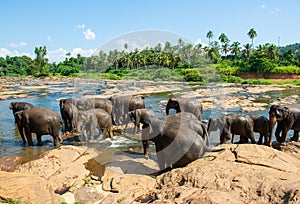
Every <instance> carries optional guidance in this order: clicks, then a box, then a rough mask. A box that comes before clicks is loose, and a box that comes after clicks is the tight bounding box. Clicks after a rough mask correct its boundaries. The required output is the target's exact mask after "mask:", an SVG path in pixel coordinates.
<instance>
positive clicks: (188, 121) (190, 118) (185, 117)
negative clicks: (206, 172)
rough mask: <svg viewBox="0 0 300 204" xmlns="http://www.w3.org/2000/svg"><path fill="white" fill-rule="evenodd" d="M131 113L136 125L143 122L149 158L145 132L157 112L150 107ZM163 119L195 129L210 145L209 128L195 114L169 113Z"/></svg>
mask: <svg viewBox="0 0 300 204" xmlns="http://www.w3.org/2000/svg"><path fill="white" fill-rule="evenodd" d="M129 115H130V118H131V119H132V121H134V123H135V124H136V125H137V124H139V123H142V124H143V127H142V130H143V132H142V142H143V150H144V157H145V158H146V159H148V158H149V156H148V149H149V142H148V140H145V139H144V136H143V133H144V132H145V130H146V129H147V128H149V124H147V121H149V120H150V119H152V118H156V116H155V113H154V112H153V111H152V110H148V109H136V110H135V111H131V112H129ZM163 121H166V123H169V122H174V123H175V122H176V123H177V125H181V126H184V127H186V128H188V129H191V130H193V131H195V132H196V133H197V134H198V135H199V136H201V137H202V138H203V140H204V143H205V144H206V145H207V146H209V138H208V133H207V130H206V129H207V128H206V126H205V125H204V124H203V123H201V122H200V121H199V120H198V119H197V118H196V117H195V116H194V115H193V114H191V113H186V112H181V113H177V114H174V115H169V116H167V117H166V118H164V120H163Z"/></svg>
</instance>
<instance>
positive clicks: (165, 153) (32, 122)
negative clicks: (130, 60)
mask: <svg viewBox="0 0 300 204" xmlns="http://www.w3.org/2000/svg"><path fill="white" fill-rule="evenodd" d="M59 107H60V115H59V113H57V112H55V111H52V110H50V109H47V108H39V107H34V106H33V105H32V104H30V103H26V102H12V103H11V104H10V107H9V108H10V109H11V110H12V111H13V114H14V117H15V123H16V124H17V126H18V129H19V132H20V135H21V137H22V141H23V144H24V145H25V144H26V140H27V142H28V145H29V146H32V145H33V142H32V136H31V134H32V133H36V135H37V141H38V145H42V144H43V143H42V140H41V137H42V135H51V136H52V137H53V140H54V145H55V146H57V145H59V144H60V143H61V142H62V139H61V137H60V135H59V131H60V127H62V130H63V132H67V131H69V132H77V133H81V132H82V134H83V136H84V139H85V140H86V141H88V135H90V140H94V135H95V131H96V128H98V129H99V132H100V133H101V132H102V133H103V131H104V130H106V131H107V132H108V135H109V137H110V138H113V126H114V125H121V124H125V128H124V129H125V130H126V128H127V125H128V122H129V121H130V120H131V121H132V122H133V123H134V125H135V126H134V132H136V128H138V129H139V128H140V124H142V130H141V131H142V134H141V135H142V136H141V138H142V144H143V151H144V156H145V158H149V156H148V149H149V141H152V142H154V144H155V149H156V155H157V161H158V164H159V167H160V170H161V171H163V170H166V169H168V168H176V167H182V166H185V165H186V164H188V163H190V162H192V161H194V160H196V159H198V158H200V157H202V156H203V155H204V154H205V152H211V151H222V150H223V149H212V148H211V147H210V144H209V135H210V133H211V132H212V131H217V130H220V135H219V136H220V144H223V143H225V142H227V141H228V140H230V139H231V142H233V137H234V135H240V141H239V143H248V142H249V141H248V140H250V141H251V143H253V144H255V143H256V141H255V139H254V132H257V133H259V134H260V137H259V140H258V142H257V143H258V144H265V145H268V146H271V145H272V134H273V129H274V127H275V124H276V123H277V128H276V131H275V136H276V140H277V142H279V143H283V142H285V141H286V137H287V132H288V131H289V130H294V135H293V137H291V138H290V140H293V141H298V133H299V130H300V104H294V105H272V106H271V107H270V109H269V118H267V117H265V116H263V115H256V114H223V115H222V116H220V117H211V118H210V119H209V120H208V123H204V122H203V121H202V120H201V115H202V113H203V106H202V104H201V103H200V102H198V101H197V100H194V99H188V98H179V99H176V98H170V99H169V100H168V103H167V105H166V116H165V117H164V118H158V117H157V116H156V114H155V113H154V112H153V110H150V109H146V108H145V103H144V97H143V96H132V95H114V96H112V97H111V98H109V99H100V98H95V99H73V98H67V99H60V100H59ZM170 109H175V110H176V114H173V115H169V110H170ZM83 127H84V128H83ZM24 132H25V136H24ZM25 137H26V138H25ZM263 140H264V141H263Z"/></svg>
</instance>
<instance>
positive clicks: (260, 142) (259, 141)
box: [257, 133, 266, 145]
mask: <svg viewBox="0 0 300 204" xmlns="http://www.w3.org/2000/svg"><path fill="white" fill-rule="evenodd" d="M263 137H264V136H263V135H262V134H261V133H259V139H258V142H257V144H260V145H261V144H262V139H263ZM264 140H265V141H264V142H265V143H266V137H265V138H264Z"/></svg>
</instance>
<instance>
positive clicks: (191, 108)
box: [166, 98, 203, 120]
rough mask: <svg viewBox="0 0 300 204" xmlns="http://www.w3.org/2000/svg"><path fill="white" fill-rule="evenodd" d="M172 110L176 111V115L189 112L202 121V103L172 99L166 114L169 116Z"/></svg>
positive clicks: (188, 99) (186, 99)
mask: <svg viewBox="0 0 300 204" xmlns="http://www.w3.org/2000/svg"><path fill="white" fill-rule="evenodd" d="M170 109H175V110H176V113H179V112H189V113H192V114H194V115H195V116H196V117H197V118H198V120H201V115H202V113H203V106H202V104H201V103H200V102H198V101H196V100H194V99H190V98H178V99H177V98H170V99H169V100H168V103H167V106H166V114H167V115H169V111H170Z"/></svg>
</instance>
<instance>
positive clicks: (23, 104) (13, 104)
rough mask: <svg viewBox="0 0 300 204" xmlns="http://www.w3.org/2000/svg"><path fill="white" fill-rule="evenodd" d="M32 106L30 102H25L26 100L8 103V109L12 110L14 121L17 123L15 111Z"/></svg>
mask: <svg viewBox="0 0 300 204" xmlns="http://www.w3.org/2000/svg"><path fill="white" fill-rule="evenodd" d="M33 107H34V105H32V104H31V103H27V102H11V103H10V105H9V109H10V110H12V111H13V114H14V118H15V123H17V119H16V117H15V113H16V112H18V111H21V110H29V109H31V108H33Z"/></svg>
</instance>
